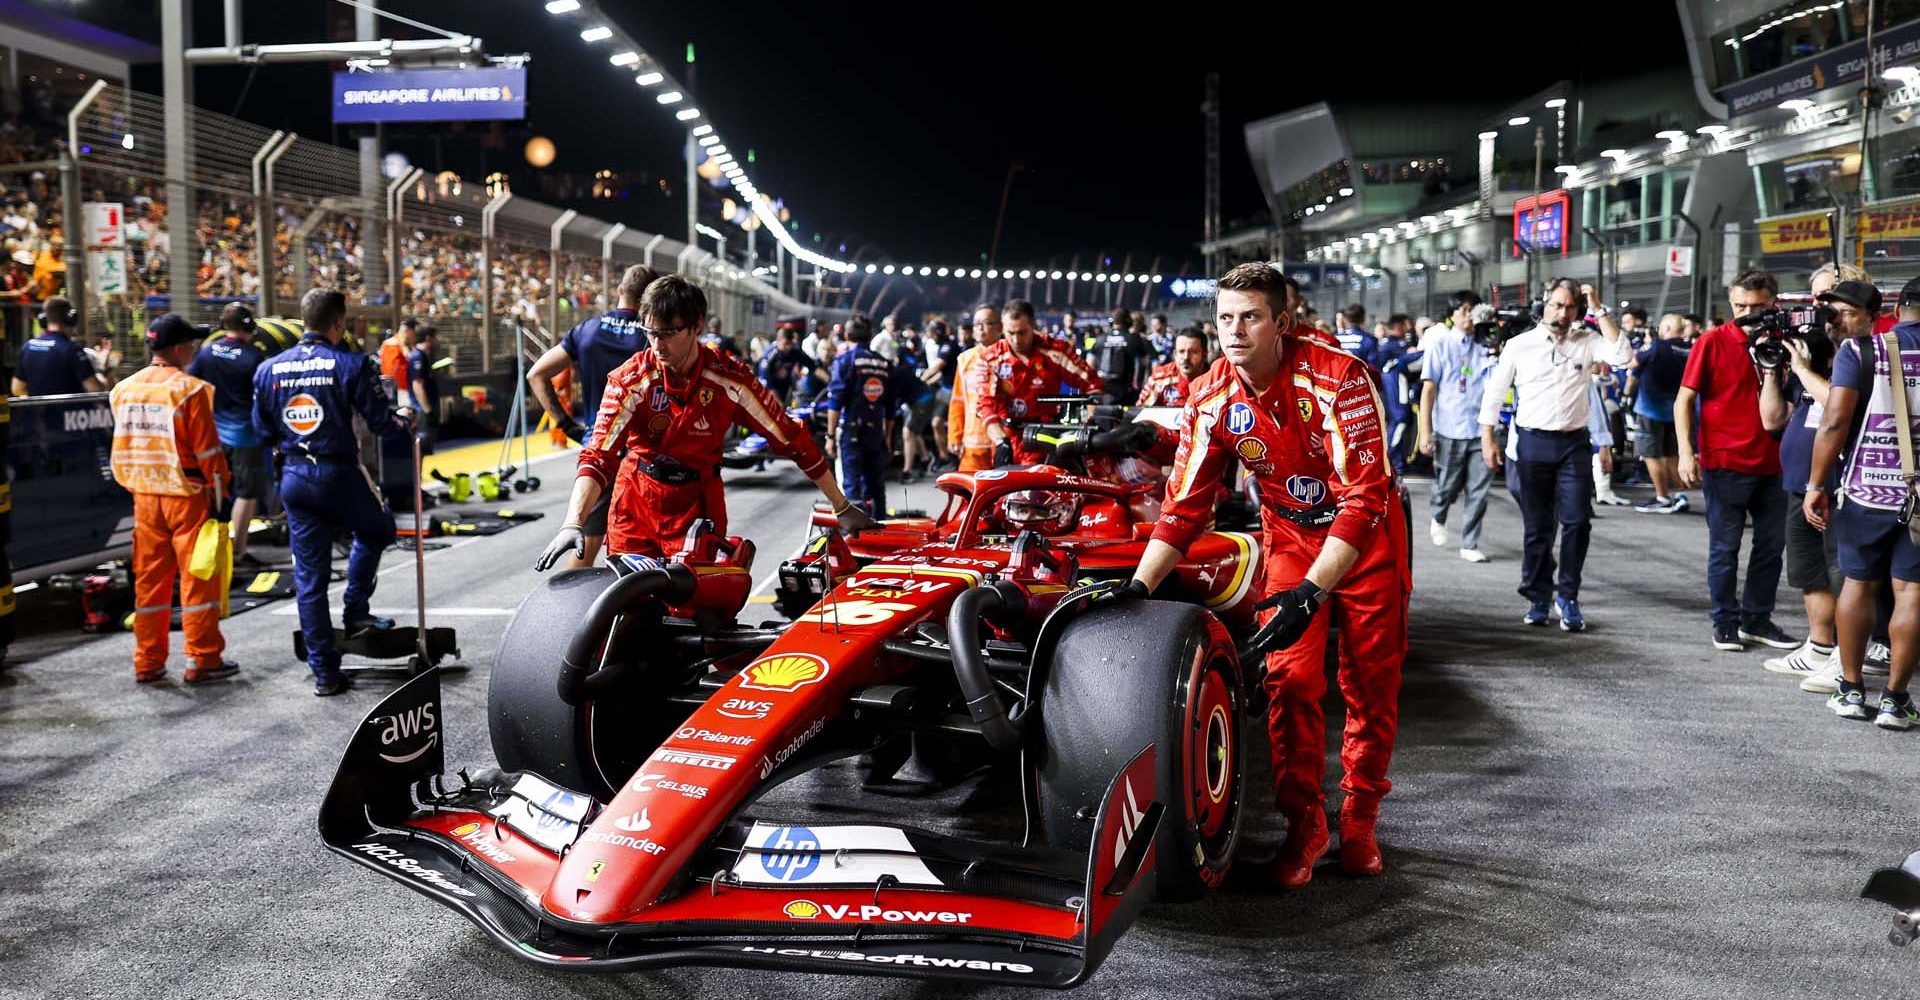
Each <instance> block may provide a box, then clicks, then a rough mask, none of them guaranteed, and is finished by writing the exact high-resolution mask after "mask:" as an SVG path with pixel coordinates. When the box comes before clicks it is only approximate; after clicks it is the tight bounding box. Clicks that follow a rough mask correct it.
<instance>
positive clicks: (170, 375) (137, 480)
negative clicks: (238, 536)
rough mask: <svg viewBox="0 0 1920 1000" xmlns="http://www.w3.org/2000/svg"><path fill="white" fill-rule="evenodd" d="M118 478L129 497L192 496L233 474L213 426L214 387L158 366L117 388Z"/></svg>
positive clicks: (115, 435)
mask: <svg viewBox="0 0 1920 1000" xmlns="http://www.w3.org/2000/svg"><path fill="white" fill-rule="evenodd" d="M111 398H112V404H113V478H114V481H115V482H118V483H119V484H120V485H121V486H123V487H125V488H126V490H127V492H129V493H145V494H150V495H154V496H169V497H190V496H194V495H195V494H198V493H199V492H200V491H202V490H204V489H206V488H207V484H209V483H217V484H218V485H219V486H220V488H221V491H222V492H225V490H226V487H227V485H228V483H229V482H230V481H231V479H232V474H231V472H230V471H229V470H228V468H227V456H226V454H225V453H224V452H222V451H221V450H220V435H219V432H218V431H216V430H215V429H214V425H213V386H212V385H211V384H209V383H207V382H204V381H201V380H200V379H197V378H194V377H193V376H192V375H189V374H187V373H186V372H183V371H181V370H180V369H178V368H175V367H173V366H172V365H163V364H154V365H151V366H148V367H146V368H143V369H141V370H140V371H138V372H136V373H135V374H134V375H132V376H131V377H129V378H127V379H125V380H124V381H122V382H120V383H119V384H117V385H115V386H114V387H113V394H112V397H111Z"/></svg>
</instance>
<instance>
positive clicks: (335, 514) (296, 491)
mask: <svg viewBox="0 0 1920 1000" xmlns="http://www.w3.org/2000/svg"><path fill="white" fill-rule="evenodd" d="M280 499H281V502H282V503H284V504H285V505H286V508H287V530H288V533H289V534H290V535H291V536H292V537H291V540H292V545H293V585H294V590H295V592H296V595H297V596H296V601H297V602H298V604H299V607H300V631H301V633H302V634H303V635H304V636H305V637H306V643H307V666H308V667H309V668H311V669H312V670H313V675H314V677H315V678H316V679H319V680H326V679H329V678H331V677H333V676H334V675H335V674H336V673H338V671H339V669H340V650H339V648H338V647H336V646H335V645H334V643H333V620H332V617H331V616H330V615H329V613H328V610H327V588H328V586H330V585H331V584H332V583H333V538H334V533H335V532H336V531H344V532H346V533H347V534H349V535H351V536H352V538H353V549H352V552H351V553H350V554H349V555H348V556H347V592H346V593H345V594H344V595H343V600H342V603H343V607H342V612H343V615H342V617H343V619H344V620H346V621H355V620H358V619H364V618H366V617H367V615H368V602H369V601H371V600H372V599H373V586H374V571H375V570H376V569H378V568H379V566H380V553H381V552H383V551H385V550H386V548H387V546H389V545H392V544H393V539H394V529H393V515H392V514H391V513H389V512H388V511H387V508H386V505H385V504H384V503H383V502H382V501H381V499H380V495H379V492H378V491H377V490H375V489H374V486H373V480H372V479H370V478H368V476H367V473H366V470H365V469H363V468H361V467H360V466H359V465H358V464H347V463H332V462H323V463H319V464H315V463H313V462H311V461H308V460H307V459H303V458H288V459H287V464H286V468H285V469H284V470H283V471H282V472H281V474H280Z"/></svg>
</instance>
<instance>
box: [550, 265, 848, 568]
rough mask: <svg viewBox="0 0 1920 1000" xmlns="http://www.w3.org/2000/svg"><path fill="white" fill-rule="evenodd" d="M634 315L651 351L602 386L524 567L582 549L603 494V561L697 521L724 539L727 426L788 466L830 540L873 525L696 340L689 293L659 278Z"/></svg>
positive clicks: (793, 432)
mask: <svg viewBox="0 0 1920 1000" xmlns="http://www.w3.org/2000/svg"><path fill="white" fill-rule="evenodd" d="M640 317H641V320H642V322H644V323H645V324H646V326H645V333H646V335H647V338H648V339H649V340H650V341H652V344H653V346H652V347H650V348H648V349H647V350H644V351H641V352H640V353H639V354H636V355H634V356H633V357H632V358H631V359H630V360H628V361H627V363H626V364H623V365H621V366H620V367H618V368H616V369H614V371H613V374H612V375H610V376H608V378H607V385H606V389H605V391H604V392H603V393H602V395H601V399H600V413H599V416H598V417H597V418H595V420H594V426H593V437H592V439H591V443H590V444H589V445H588V446H587V447H585V448H583V449H581V451H580V467H579V468H580V471H579V474H578V476H577V477H576V478H575V479H574V483H573V496H572V498H571V499H569V500H568V502H567V520H566V523H565V524H563V525H561V527H560V531H559V533H557V534H555V535H554V536H553V541H551V542H549V543H548V544H547V548H546V551H544V552H542V553H541V554H540V557H539V558H538V559H537V560H535V561H534V564H533V568H534V569H536V570H540V571H545V570H546V569H547V568H548V567H550V566H552V565H553V564H554V563H555V562H557V561H559V559H560V557H561V556H564V555H566V554H568V553H574V554H576V555H579V554H580V553H582V552H583V551H584V549H585V545H586V535H585V529H584V527H583V518H584V517H585V516H586V513H587V511H589V510H591V509H593V506H594V504H595V503H597V502H598V501H599V499H600V494H601V493H602V492H603V491H605V490H608V489H611V490H612V491H613V498H612V500H611V501H610V508H611V512H610V514H609V516H608V518H607V551H608V552H609V553H610V554H612V555H616V556H619V555H641V556H651V557H653V558H656V559H657V558H662V557H664V556H668V555H671V554H673V553H675V552H678V551H679V550H680V546H681V543H682V541H683V540H684V539H685V538H686V535H687V529H688V528H690V527H692V525H693V523H694V521H696V520H698V519H700V518H707V519H709V520H711V521H712V522H713V524H714V527H715V528H716V529H717V530H718V532H719V534H721V535H725V534H726V531H727V501H726V486H725V484H724V483H722V482H721V480H720V454H721V450H722V447H723V444H724V442H725V437H726V431H727V428H729V427H731V426H733V425H734V424H735V423H738V424H741V425H742V426H744V427H746V428H747V429H748V430H750V431H752V432H753V433H756V434H759V435H762V436H763V437H765V438H766V439H767V442H768V444H769V445H770V446H771V447H772V449H773V451H774V453H775V454H777V455H780V456H781V457H783V458H788V459H791V460H793V462H794V464H796V465H798V466H800V471H801V472H803V473H805V474H806V476H807V478H809V479H811V480H813V482H814V485H816V486H818V487H819V488H820V492H821V493H822V494H824V495H825V496H826V498H827V500H828V501H829V502H830V503H832V505H833V513H834V516H835V517H836V518H838V520H839V522H840V527H841V529H842V530H844V531H847V532H849V533H853V532H858V531H861V530H863V529H866V528H872V527H877V523H876V522H875V521H874V520H873V519H872V518H870V517H868V516H867V513H866V512H865V511H863V510H861V509H860V508H859V507H857V506H855V505H854V504H853V503H851V502H850V501H848V500H847V498H846V496H845V495H844V494H842V493H841V492H840V487H839V485H838V484H836V483H835V482H834V481H833V473H832V470H831V469H829V468H828V466H827V460H826V458H825V457H824V456H822V455H821V454H820V449H819V448H818V447H817V446H816V445H814V443H813V436H812V435H811V434H810V433H808V432H807V429H806V428H805V427H803V426H802V425H801V424H800V422H799V421H798V420H795V419H793V418H792V417H790V416H787V414H786V410H785V408H784V407H783V406H781V404H780V401H779V400H778V399H776V398H774V395H773V393H772V392H770V391H769V390H768V389H767V387H766V386H765V385H762V384H761V382H760V380H759V379H757V378H755V377H754V375H753V370H752V369H750V368H748V367H747V365H746V364H745V363H744V362H742V361H739V360H736V359H734V358H731V357H728V356H726V355H724V354H722V353H721V352H720V351H718V350H715V349H714V348H712V347H709V346H707V345H704V344H702V343H700V342H699V339H698V338H699V333H700V329H701V326H702V325H703V324H704V323H705V322H706V318H707V296H706V294H705V293H704V292H702V291H701V290H700V288H699V286H698V285H695V284H694V283H692V282H690V281H688V280H686V279H685V278H682V277H680V276H678V275H673V274H669V275H666V276H664V277H662V278H659V279H658V280H656V281H654V282H653V283H652V284H650V285H648V286H647V290H646V292H645V293H644V294H643V295H642V296H641V297H640ZM616 473H617V478H616Z"/></svg>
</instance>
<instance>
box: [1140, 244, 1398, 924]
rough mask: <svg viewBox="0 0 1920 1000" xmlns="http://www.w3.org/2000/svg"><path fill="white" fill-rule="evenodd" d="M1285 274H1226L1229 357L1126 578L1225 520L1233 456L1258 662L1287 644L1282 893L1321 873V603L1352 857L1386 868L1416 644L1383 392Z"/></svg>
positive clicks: (1214, 373)
mask: <svg viewBox="0 0 1920 1000" xmlns="http://www.w3.org/2000/svg"><path fill="white" fill-rule="evenodd" d="M1285 301H1286V285H1285V278H1284V276H1283V275H1282V274H1281V273H1280V271H1279V269H1277V268H1274V267H1272V266H1270V265H1267V264H1257V263H1256V264H1242V265H1240V266H1239V267H1236V268H1234V269H1233V270H1231V271H1228V272H1227V273H1226V275H1225V276H1224V277H1222V278H1221V279H1220V284H1219V300H1218V310H1219V316H1220V320H1219V322H1220V344H1221V349H1222V351H1223V353H1224V354H1225V357H1224V358H1222V359H1221V360H1220V361H1218V362H1216V363H1215V364H1214V366H1213V368H1212V370H1210V371H1209V372H1208V373H1207V374H1206V375H1205V376H1204V377H1202V378H1201V379H1199V380H1197V381H1196V382H1195V383H1194V386H1193V394H1192V397H1191V398H1190V399H1189V401H1188V402H1187V408H1186V412H1185V414H1184V416H1183V417H1182V431H1181V444H1180V450H1179V452H1178V454H1177V455H1176V456H1175V458H1174V463H1173V469H1172V472H1171V474H1170V475H1169V477H1168V480H1167V496H1166V500H1165V502H1164V504H1163V505H1162V507H1161V509H1160V523H1159V525H1158V526H1157V527H1156V528H1155V529H1154V533H1153V540H1152V541H1151V542H1149V543H1148V545H1147V548H1146V550H1145V551H1144V552H1143V553H1142V556H1141V561H1140V567H1139V568H1138V569H1137V570H1135V572H1134V577H1133V580H1132V581H1131V582H1129V583H1128V584H1127V590H1128V592H1129V593H1130V594H1131V595H1132V596H1136V597H1138V596H1145V595H1146V594H1148V593H1151V592H1152V590H1153V589H1154V588H1155V587H1158V586H1159V585H1160V581H1161V580H1163V579H1165V578H1166V576H1167V574H1168V573H1169V572H1170V571H1171V570H1172V569H1173V567H1174V565H1175V564H1176V563H1177V562H1178V561H1179V560H1180V558H1181V556H1182V554H1183V553H1184V552H1185V551H1186V549H1187V547H1188V546H1189V545H1191V544H1192V543H1193V541H1194V539H1195V538H1197V537H1198V536H1199V535H1200V533H1201V532H1202V530H1204V529H1205V528H1206V527H1207V525H1208V524H1209V523H1210V522H1211V521H1212V520H1213V510H1214V498H1215V491H1216V490H1217V489H1218V488H1219V484H1220V480H1221V475H1222V472H1223V470H1224V467H1225V464H1226V462H1227V459H1228V457H1229V455H1230V454H1231V455H1233V456H1235V457H1237V458H1238V459H1239V461H1240V463H1241V464H1242V465H1243V466H1244V467H1245V468H1246V469H1247V470H1248V472H1249V473H1251V474H1252V475H1253V476H1255V477H1256V478H1257V479H1258V480H1259V484H1260V501H1261V521H1262V522H1263V525H1264V530H1263V533H1262V545H1263V546H1264V547H1265V550H1266V551H1265V558H1264V560H1263V564H1262V571H1263V582H1262V583H1261V588H1262V590H1263V591H1264V597H1263V599H1262V600H1261V601H1260V602H1259V603H1258V604H1256V605H1255V607H1256V608H1258V609H1260V610H1261V611H1263V612H1265V617H1264V618H1263V623H1262V625H1261V627H1260V629H1259V630H1258V631H1257V632H1255V633H1254V635H1253V636H1252V637H1251V638H1250V639H1249V640H1248V644H1247V647H1246V649H1245V651H1244V654H1243V655H1245V656H1247V657H1257V656H1263V655H1264V654H1266V653H1267V652H1269V651H1277V653H1278V655H1276V656H1275V657H1273V658H1272V659H1271V660H1269V662H1268V664H1267V671H1266V688H1267V693H1268V699H1269V700H1268V709H1267V719H1268V726H1269V729H1270V732H1271V735H1272V740H1273V773H1274V782H1275V784H1276V786H1277V794H1276V796H1275V798H1276V801H1277V803H1278V805H1279V808H1280V811H1281V812H1282V813H1283V814H1284V815H1285V816H1286V818H1287V839H1286V843H1285V844H1283V845H1282V846H1281V848H1280V854H1279V857H1277V858H1276V859H1275V860H1274V863H1273V872H1272V874H1273V877H1274V880H1275V881H1276V882H1278V883H1279V885H1280V886H1281V887H1282V888H1287V889H1297V888H1300V887H1301V886H1304V885H1306V884H1307V882H1308V881H1309V880H1311V879H1312V878H1313V866H1314V863H1315V862H1316V861H1318V860H1319V859H1320V857H1321V855H1323V854H1325V853H1326V851H1327V846H1328V835H1327V817H1326V810H1325V806H1324V798H1323V793H1322V791H1321V778H1322V775H1323V774H1324V772H1325V770H1326V753H1325V747H1326V735H1325V730H1326V714H1325V712H1324V711H1323V709H1322V708H1321V704H1320V702H1321V698H1322V696H1323V695H1324V694H1325V692H1326V672H1325V663H1326V643H1327V615H1323V614H1320V613H1319V612H1320V611H1321V609H1322V608H1323V607H1325V606H1326V605H1329V604H1331V605H1332V608H1333V610H1332V612H1331V613H1332V614H1335V615H1338V616H1339V619H1340V634H1341V636H1342V637H1343V639H1342V642H1341V643H1340V671H1339V680H1340V690H1341V693H1342V694H1343V695H1344V696H1345V697H1346V701H1347V725H1346V734H1345V738H1344V740H1343V741H1342V744H1341V750H1340V761H1341V764H1342V766H1343V767H1344V768H1345V770H1346V774H1345V775H1344V777H1342V779H1341V782H1340V787H1341V790H1342V791H1344V792H1345V793H1346V799H1345V801H1344V802H1342V803H1341V806H1340V866H1341V868H1343V869H1345V870H1346V872H1347V873H1348V874H1351V875H1378V874H1379V873H1380V872H1381V871H1382V869H1383V864H1382V861H1381V858H1380V848H1379V845H1378V844H1377V843H1376V841H1375V838H1374V823H1375V820H1376V819H1377V817H1378V816H1379V812H1380V799H1381V797H1383V796H1385V795H1386V794H1387V790H1388V788H1390V787H1391V783H1390V782H1389V781H1388V780H1387V763H1388V760H1389V758H1390V757H1391V756H1392V753H1393V740H1394V733H1395V731H1396V729H1397V728H1398V717H1399V708H1398V700H1399V694H1400V665H1401V661H1402V660H1403V659H1404V658H1405V656H1406V651H1407V594H1408V590H1409V588H1410V587H1411V585H1412V581H1411V579H1410V578H1409V571H1408V564H1407V530H1406V523H1405V519H1404V515H1403V514H1402V513H1401V507H1400V504H1399V503H1398V502H1397V500H1396V499H1395V498H1394V495H1393V491H1394V487H1393V482H1392V477H1391V473H1390V472H1389V469H1388V464H1387V462H1386V461H1385V458H1386V454H1387V452H1386V447H1385V438H1384V436H1383V434H1382V431H1381V423H1380V418H1381V410H1380V398H1379V393H1378V392H1377V390H1375V388H1374V384H1373V381H1372V379H1371V378H1369V377H1368V375H1367V370H1366V365H1365V363H1364V362H1362V361H1361V360H1360V359H1358V358H1356V357H1354V356H1353V355H1351V354H1348V353H1346V352H1344V351H1341V350H1339V349H1338V348H1333V347H1327V346H1324V345H1322V344H1321V343H1319V342H1318V341H1314V340H1308V339H1306V338H1304V337H1297V336H1290V335H1289V331H1290V329H1291V328H1292V326H1293V318H1292V313H1291V312H1290V311H1288V310H1287V309H1285V308H1284V303H1285Z"/></svg>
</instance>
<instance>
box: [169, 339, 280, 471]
mask: <svg viewBox="0 0 1920 1000" xmlns="http://www.w3.org/2000/svg"><path fill="white" fill-rule="evenodd" d="M265 360H267V355H266V352H265V351H262V350H261V349H260V348H259V347H257V346H255V345H254V344H253V342H252V341H248V340H240V339H238V338H236V337H234V336H233V335H232V334H227V335H224V336H220V337H215V338H213V339H212V340H209V341H207V342H206V343H205V344H202V345H201V346H200V350H199V352H198V353H197V354H195V355H194V356H193V363H192V364H189V365H188V366H187V374H189V375H192V376H193V377H195V378H199V379H205V380H206V381H207V382H208V383H210V384H212V386H213V425H214V427H215V428H216V429H218V430H219V432H220V443H221V444H223V445H226V446H227V447H229V448H252V447H254V446H255V445H258V444H259V443H260V439H259V436H258V435H256V434H255V433H254V430H253V374H254V371H255V370H256V369H258V368H259V367H260V363H261V362H262V361H265Z"/></svg>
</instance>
